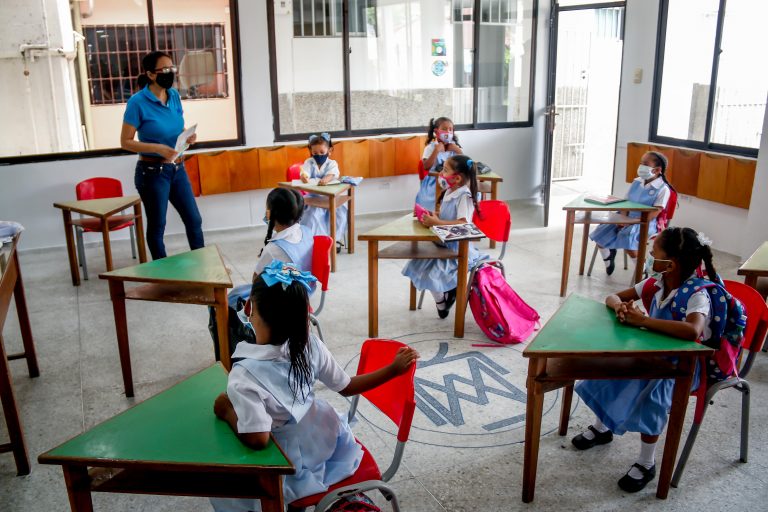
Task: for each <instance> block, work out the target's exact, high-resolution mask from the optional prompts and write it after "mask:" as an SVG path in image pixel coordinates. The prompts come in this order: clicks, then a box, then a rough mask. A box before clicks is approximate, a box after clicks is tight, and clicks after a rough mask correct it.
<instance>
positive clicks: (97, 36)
mask: <svg viewBox="0 0 768 512" xmlns="http://www.w3.org/2000/svg"><path fill="white" fill-rule="evenodd" d="M83 29H84V31H85V38H86V50H85V54H86V60H87V63H88V86H89V89H90V91H91V104H92V105H112V104H118V103H125V102H126V101H128V98H130V97H131V95H132V94H134V93H135V92H137V91H138V88H139V87H138V77H139V75H140V74H141V59H142V57H144V55H146V54H147V53H148V52H150V51H151V48H150V39H149V30H150V28H149V26H148V25H91V26H86V27H83ZM155 31H156V36H157V49H158V50H161V51H164V52H166V53H168V54H169V55H170V56H171V58H172V59H173V62H174V63H175V64H176V66H177V67H179V76H178V77H177V82H176V85H177V86H178V89H179V94H180V95H181V97H182V99H205V98H225V97H227V96H228V95H229V90H228V83H227V78H228V77H227V57H226V50H227V49H226V43H225V41H226V39H225V32H224V24H223V23H177V24H156V25H155ZM206 52H207V53H209V54H210V55H202V57H203V58H202V59H199V60H198V62H205V63H207V65H206V66H204V67H205V69H203V70H202V71H201V68H200V66H197V67H196V68H193V66H188V65H182V62H183V61H184V60H185V57H186V58H188V59H189V62H191V61H192V60H193V59H192V57H191V56H192V55H198V56H200V55H201V54H205V53H206ZM185 69H188V70H191V71H194V72H195V74H194V75H190V74H189V72H187V74H186V75H185ZM200 77H205V78H204V79H203V78H200ZM198 80H203V81H204V82H203V83H198V82H197V81H198Z"/></svg>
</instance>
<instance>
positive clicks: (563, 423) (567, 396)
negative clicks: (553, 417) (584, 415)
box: [557, 382, 573, 436]
mask: <svg viewBox="0 0 768 512" xmlns="http://www.w3.org/2000/svg"><path fill="white" fill-rule="evenodd" d="M572 401H573V382H571V383H570V384H568V385H567V386H565V387H564V388H563V403H562V404H561V406H560V430H558V431H557V433H558V434H560V435H561V436H564V435H566V434H567V433H568V421H569V420H570V419H571V402H572Z"/></svg>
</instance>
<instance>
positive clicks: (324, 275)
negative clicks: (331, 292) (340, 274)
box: [312, 235, 333, 291]
mask: <svg viewBox="0 0 768 512" xmlns="http://www.w3.org/2000/svg"><path fill="white" fill-rule="evenodd" d="M331 247H333V240H332V239H331V237H329V236H325V235H317V236H315V241H314V245H313V246H312V275H313V276H315V277H316V278H317V280H318V281H319V282H320V284H321V285H322V290H323V291H327V290H328V277H329V276H330V275H331Z"/></svg>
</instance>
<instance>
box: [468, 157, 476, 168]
mask: <svg viewBox="0 0 768 512" xmlns="http://www.w3.org/2000/svg"><path fill="white" fill-rule="evenodd" d="M473 163H475V162H473V161H472V159H471V158H467V166H468V167H472V164H473Z"/></svg>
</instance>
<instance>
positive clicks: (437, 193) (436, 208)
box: [424, 176, 443, 216]
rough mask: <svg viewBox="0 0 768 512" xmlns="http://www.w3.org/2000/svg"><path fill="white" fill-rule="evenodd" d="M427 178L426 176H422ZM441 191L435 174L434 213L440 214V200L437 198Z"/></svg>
mask: <svg viewBox="0 0 768 512" xmlns="http://www.w3.org/2000/svg"><path fill="white" fill-rule="evenodd" d="M424 179H427V178H424ZM442 191H443V189H442V187H440V183H439V182H438V181H437V176H435V215H437V216H439V215H440V204H441V203H440V201H438V199H439V198H440V193H441V192H442Z"/></svg>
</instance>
